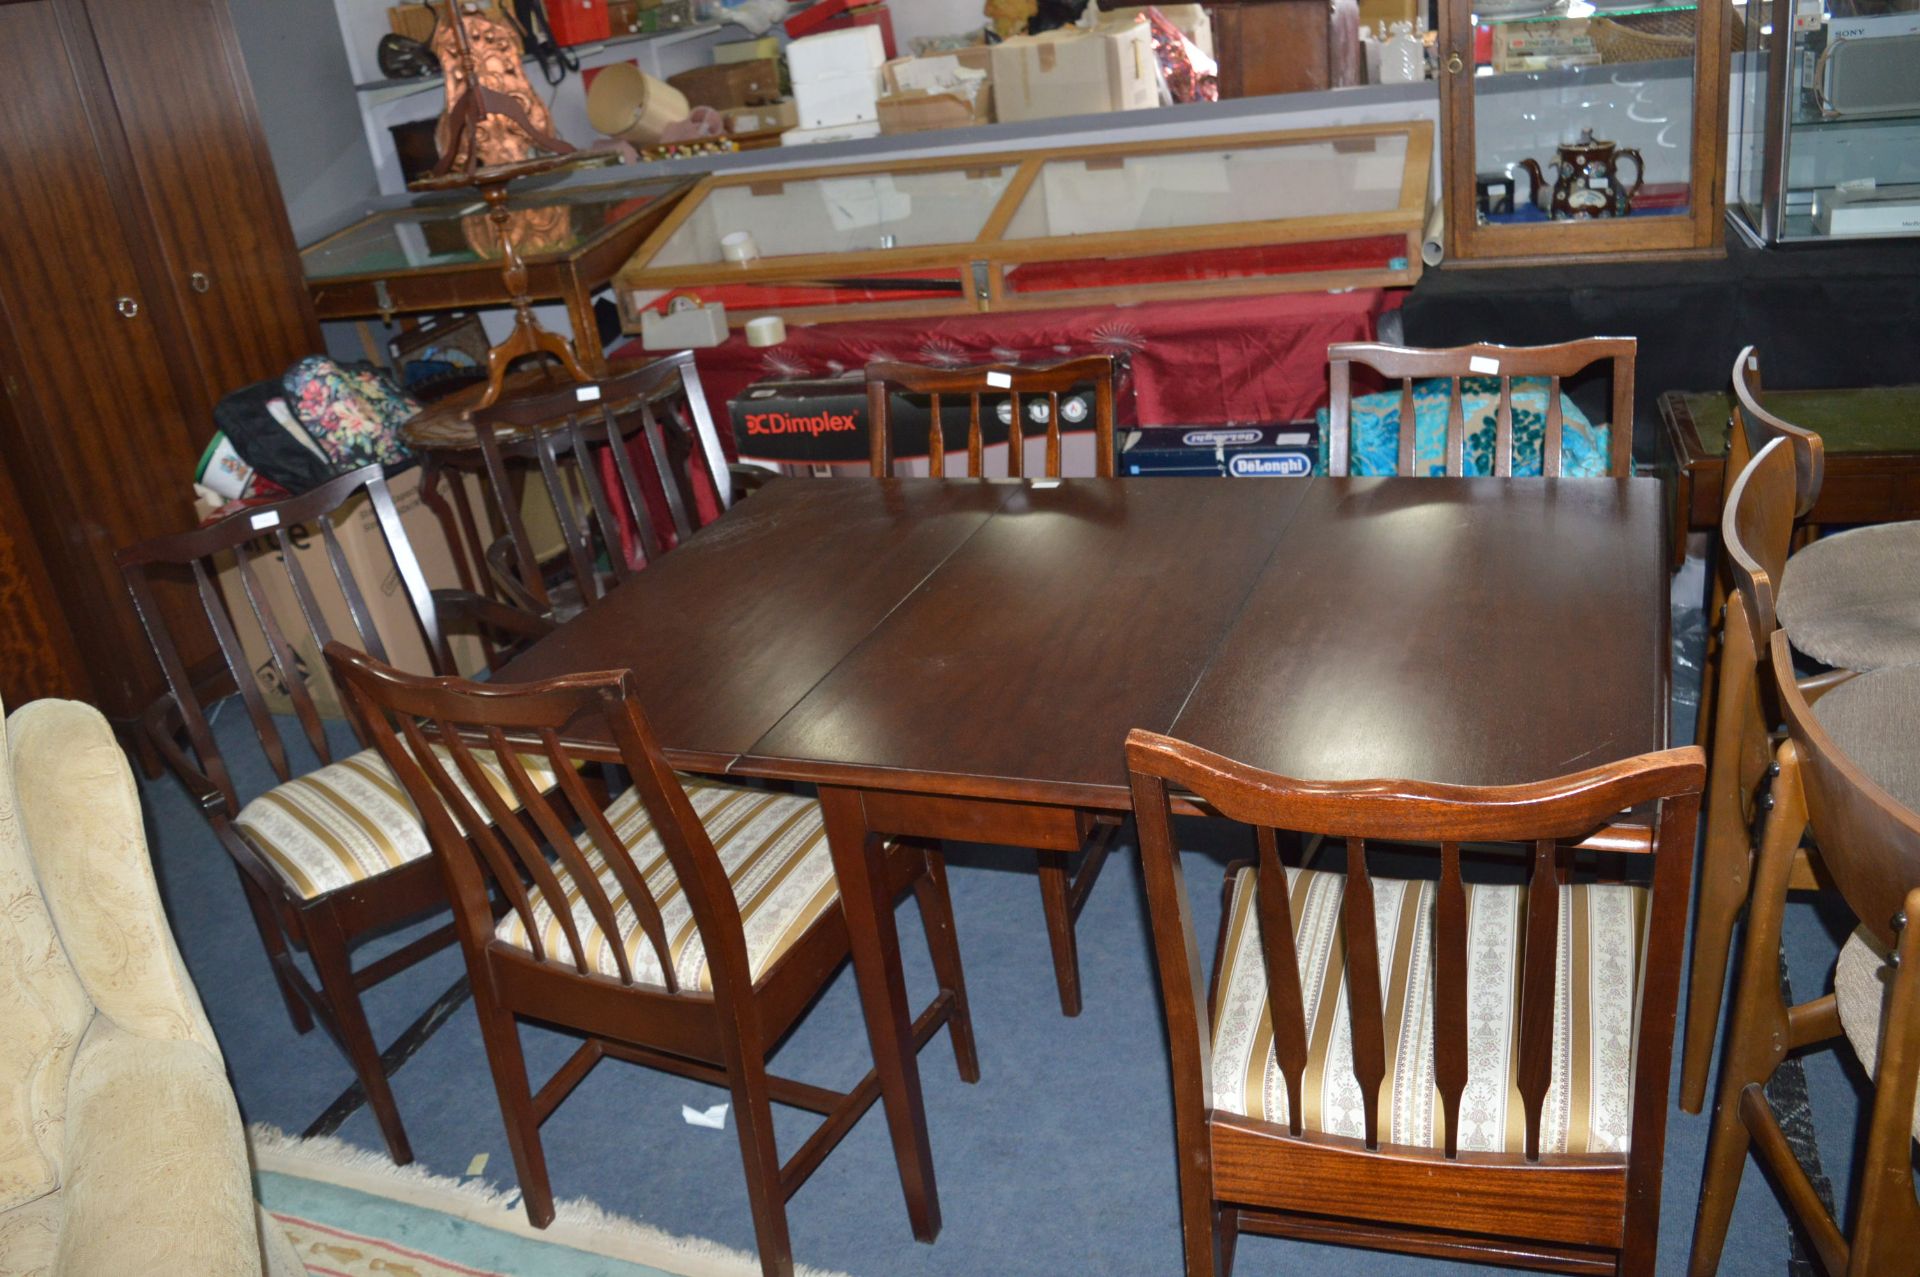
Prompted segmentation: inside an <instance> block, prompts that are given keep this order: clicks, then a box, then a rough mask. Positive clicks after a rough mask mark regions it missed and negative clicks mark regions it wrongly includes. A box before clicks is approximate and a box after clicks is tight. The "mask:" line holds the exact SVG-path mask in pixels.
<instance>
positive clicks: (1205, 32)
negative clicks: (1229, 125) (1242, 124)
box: [1098, 0, 1412, 57]
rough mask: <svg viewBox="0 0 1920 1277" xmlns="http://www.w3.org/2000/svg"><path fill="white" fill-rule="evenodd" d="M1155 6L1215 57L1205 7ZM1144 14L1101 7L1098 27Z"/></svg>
mask: <svg viewBox="0 0 1920 1277" xmlns="http://www.w3.org/2000/svg"><path fill="white" fill-rule="evenodd" d="M1393 2H1394V3H1398V4H1409V5H1410V4H1411V3H1412V0H1393ZM1154 7H1156V8H1158V9H1159V10H1160V15H1161V16H1162V17H1164V18H1165V19H1166V20H1167V21H1168V22H1171V23H1172V24H1173V25H1174V27H1175V28H1176V29H1178V30H1179V32H1180V34H1181V35H1183V36H1185V37H1187V39H1189V40H1191V41H1193V43H1194V44H1195V45H1196V46H1197V47H1198V48H1199V50H1200V52H1202V53H1204V54H1206V55H1207V56H1208V57H1212V56H1213V55H1214V54H1213V18H1212V17H1211V16H1209V15H1208V13H1207V10H1206V6H1204V5H1198V4H1163V5H1156V6H1154ZM1146 12H1147V10H1146V8H1145V7H1144V6H1141V7H1135V8H1126V9H1107V8H1102V9H1101V10H1100V22H1099V24H1098V25H1099V27H1100V29H1101V30H1103V31H1104V30H1108V29H1111V28H1116V27H1125V26H1126V25H1128V24H1129V23H1132V22H1136V21H1138V20H1139V19H1140V18H1141V17H1143V16H1145V14H1146ZM1408 13H1409V14H1411V13H1412V9H1411V8H1409V9H1408Z"/></svg>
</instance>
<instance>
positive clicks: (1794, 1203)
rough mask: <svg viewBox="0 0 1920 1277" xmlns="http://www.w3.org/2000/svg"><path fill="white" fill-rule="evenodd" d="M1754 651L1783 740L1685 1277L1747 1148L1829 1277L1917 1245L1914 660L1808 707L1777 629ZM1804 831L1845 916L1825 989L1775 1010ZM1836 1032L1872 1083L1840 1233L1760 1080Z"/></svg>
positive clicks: (1701, 1272)
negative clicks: (1847, 1220) (1776, 697)
mask: <svg viewBox="0 0 1920 1277" xmlns="http://www.w3.org/2000/svg"><path fill="white" fill-rule="evenodd" d="M1768 650H1769V656H1770V658H1771V667H1772V676H1773V682H1774V685H1775V686H1776V687H1777V688H1778V689H1779V693H1780V707H1781V712H1782V714H1783V715H1784V717H1785V719H1786V726H1787V739H1786V740H1785V741H1784V742H1783V743H1782V744H1781V746H1780V748H1779V751H1778V753H1777V754H1776V759H1777V762H1778V766H1779V769H1780V771H1779V775H1778V776H1777V777H1775V779H1774V784H1773V792H1774V795H1775V800H1774V803H1773V807H1772V809H1771V810H1770V811H1769V812H1768V813H1767V817H1766V827H1765V830H1764V832H1763V834H1762V837H1761V841H1760V852H1759V867H1758V869H1757V871H1756V881H1755V883H1754V888H1753V902H1752V906H1751V908H1750V909H1749V911H1748V915H1747V929H1746V937H1745V940H1744V941H1743V942H1742V951H1741V958H1740V974H1739V979H1738V981H1737V983H1736V986H1735V995H1734V1006H1733V1020H1732V1024H1731V1026H1730V1027H1729V1029H1728V1034H1727V1036H1728V1047H1727V1057H1726V1060H1725V1062H1724V1064H1723V1065H1722V1069H1721V1074H1720V1086H1719V1094H1718V1096H1717V1098H1716V1099H1715V1101H1714V1109H1713V1126H1712V1129H1711V1133H1710V1134H1709V1136H1708V1141H1707V1160H1706V1167H1705V1170H1704V1172H1703V1174H1702V1179H1701V1188H1700V1204H1699V1211H1698V1215H1697V1216H1696V1218H1695V1222H1694V1233H1693V1252H1692V1255H1691V1258H1690V1261H1689V1268H1688V1271H1689V1272H1690V1273H1691V1274H1692V1275H1693V1277H1708V1275H1709V1274H1711V1273H1713V1272H1714V1271H1715V1270H1716V1269H1717V1268H1718V1267H1719V1263H1720V1256H1721V1252H1722V1250H1723V1248H1724V1247H1725V1244H1726V1240H1727V1231H1728V1227H1729V1223H1730V1221H1731V1219H1732V1215H1733V1207H1734V1200H1735V1196H1736V1194H1737V1193H1738V1192H1739V1188H1740V1178H1741V1172H1742V1170H1743V1169H1744V1167H1745V1165H1746V1160H1747V1154H1748V1152H1749V1151H1751V1152H1752V1153H1753V1154H1754V1156H1755V1157H1757V1158H1758V1159H1759V1161H1760V1164H1761V1165H1762V1166H1763V1167H1764V1168H1765V1169H1766V1170H1767V1172H1768V1175H1769V1177H1770V1178H1771V1179H1772V1180H1773V1182H1774V1183H1775V1184H1776V1185H1777V1186H1778V1188H1779V1190H1780V1197H1781V1199H1782V1201H1783V1202H1784V1203H1785V1205H1786V1207H1787V1210H1788V1212H1789V1214H1790V1215H1791V1216H1792V1218H1793V1219H1794V1221H1795V1222H1796V1223H1797V1224H1798V1225H1799V1226H1800V1228H1801V1230H1802V1231H1803V1233H1804V1235H1805V1236H1806V1237H1807V1238H1808V1239H1809V1240H1810V1241H1811V1244H1812V1249H1813V1253H1814V1255H1815V1256H1816V1257H1817V1258H1818V1260H1819V1264H1820V1266H1821V1268H1822V1269H1824V1270H1825V1271H1826V1272H1828V1273H1831V1274H1835V1275H1836V1277H1838V1275H1839V1274H1849V1275H1858V1277H1866V1275H1867V1274H1877V1273H1894V1272H1912V1271H1913V1269H1914V1264H1915V1257H1916V1255H1920V1201H1916V1200H1915V1196H1914V1182H1913V1155H1914V1150H1913V1143H1912V1141H1913V1140H1915V1139H1916V1138H1920V1120H1916V1114H1915V1107H1914V1100H1915V1087H1916V1081H1920V929H1916V928H1913V927H1909V926H1908V925H1907V923H1908V920H1909V919H1910V918H1914V917H1920V814H1916V813H1920V747H1916V743H1915V742H1916V736H1915V733H1914V730H1913V727H1914V712H1913V706H1914V705H1916V704H1920V666H1914V665H1906V666H1893V667H1889V668H1885V669H1879V670H1872V671H1869V672H1867V673H1864V674H1860V675H1857V676H1855V677H1853V678H1850V679H1847V680H1846V681H1844V682H1842V683H1840V684H1839V685H1837V686H1835V687H1833V688H1832V689H1830V690H1828V691H1827V692H1826V693H1825V694H1824V695H1823V696H1821V697H1820V698H1819V699H1817V700H1810V699H1809V698H1808V697H1807V695H1806V694H1805V693H1804V692H1802V691H1801V690H1800V688H1799V687H1798V686H1796V684H1795V682H1794V668H1793V651H1792V647H1791V645H1790V642H1789V635H1788V634H1787V633H1786V632H1785V631H1783V630H1782V631H1775V633H1774V634H1773V636H1772V638H1771V640H1770V641H1769V644H1768ZM1809 828H1811V830H1812V833H1813V837H1814V840H1815V841H1816V842H1817V843H1818V844H1819V847H1820V857H1821V860H1822V862H1823V863H1824V872H1825V873H1826V875H1827V876H1828V877H1829V878H1830V880H1831V881H1832V883H1833V884H1834V888H1835V892H1834V895H1835V897H1836V898H1837V899H1838V900H1839V901H1840V902H1842V903H1844V904H1845V906H1846V908H1847V910H1848V911H1849V912H1850V913H1851V914H1852V915H1853V918H1854V920H1855V922H1856V923H1857V924H1858V925H1857V926H1856V927H1855V929H1854V931H1853V934H1852V935H1851V936H1850V937H1849V938H1848V939H1847V941H1846V942H1845V944H1844V945H1843V946H1842V947H1841V950H1840V955H1839V960H1838V962H1837V964H1836V965H1835V968H1834V973H1833V992H1831V993H1828V994H1825V995H1823V996H1821V997H1817V998H1814V999H1812V1000H1810V1001H1807V1002H1802V1003H1800V1004H1798V1005H1795V1006H1791V1007H1790V1006H1788V1005H1787V1004H1786V1000H1785V998H1784V997H1783V996H1782V994H1781V989H1780V966H1779V962H1780V958H1779V954H1780V930H1781V919H1782V915H1783V914H1784V912H1785V908H1786V898H1787V892H1788V890H1789V889H1790V888H1791V886H1792V884H1793V881H1794V879H1795V877H1796V876H1797V875H1798V874H1799V873H1800V872H1801V871H1802V869H1803V867H1804V863H1805V857H1804V853H1803V849H1802V847H1801V840H1802V838H1803V836H1804V835H1805V834H1806V832H1807V830H1808V829H1809ZM1833 1039H1842V1040H1844V1042H1845V1043H1846V1045H1847V1046H1849V1047H1850V1048H1851V1049H1852V1051H1853V1053H1854V1055H1855V1056H1856V1057H1857V1058H1858V1060H1859V1062H1860V1064H1861V1066H1862V1067H1863V1068H1865V1069H1866V1070H1867V1072H1868V1074H1869V1075H1870V1076H1871V1077H1872V1079H1873V1098H1872V1103H1871V1105H1870V1106H1869V1108H1870V1112H1869V1115H1868V1119H1867V1124H1866V1127H1865V1137H1866V1138H1865V1141H1864V1147H1863V1149H1862V1151H1861V1155H1860V1162H1859V1165H1858V1167H1857V1169H1856V1171H1855V1173H1854V1176H1853V1184H1854V1198H1855V1201H1854V1205H1853V1225H1852V1228H1851V1230H1850V1231H1848V1230H1845V1229H1843V1228H1842V1227H1841V1225H1840V1223H1839V1221H1837V1220H1835V1219H1834V1218H1833V1215H1832V1214H1831V1212H1830V1211H1829V1210H1828V1209H1827V1207H1826V1206H1825V1205H1824V1204H1823V1203H1822V1202H1821V1200H1820V1195H1819V1192H1818V1190H1816V1189H1815V1187H1814V1185H1813V1182H1812V1180H1811V1179H1810V1178H1809V1176H1808V1173H1807V1171H1806V1169H1805V1168H1804V1167H1802V1165H1801V1164H1800V1162H1799V1160H1798V1158H1797V1157H1796V1156H1795V1154H1794V1151H1793V1147H1792V1145H1791V1144H1789V1143H1788V1140H1787V1137H1786V1135H1785V1134H1784V1133H1783V1132H1782V1130H1781V1127H1780V1119H1779V1117H1778V1115H1776V1114H1775V1113H1774V1111H1773V1106H1772V1105H1771V1103H1770V1102H1769V1101H1768V1099H1767V1095H1766V1089H1765V1088H1766V1085H1767V1081H1768V1079H1769V1078H1771V1077H1772V1076H1773V1073H1774V1071H1775V1070H1776V1069H1778V1068H1779V1067H1780V1064H1781V1062H1782V1061H1783V1060H1785V1058H1786V1056H1787V1054H1788V1053H1789V1052H1792V1051H1799V1050H1801V1049H1803V1048H1806V1047H1809V1046H1813V1045H1816V1044H1818V1043H1822V1042H1827V1041H1830V1040H1833Z"/></svg>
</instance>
